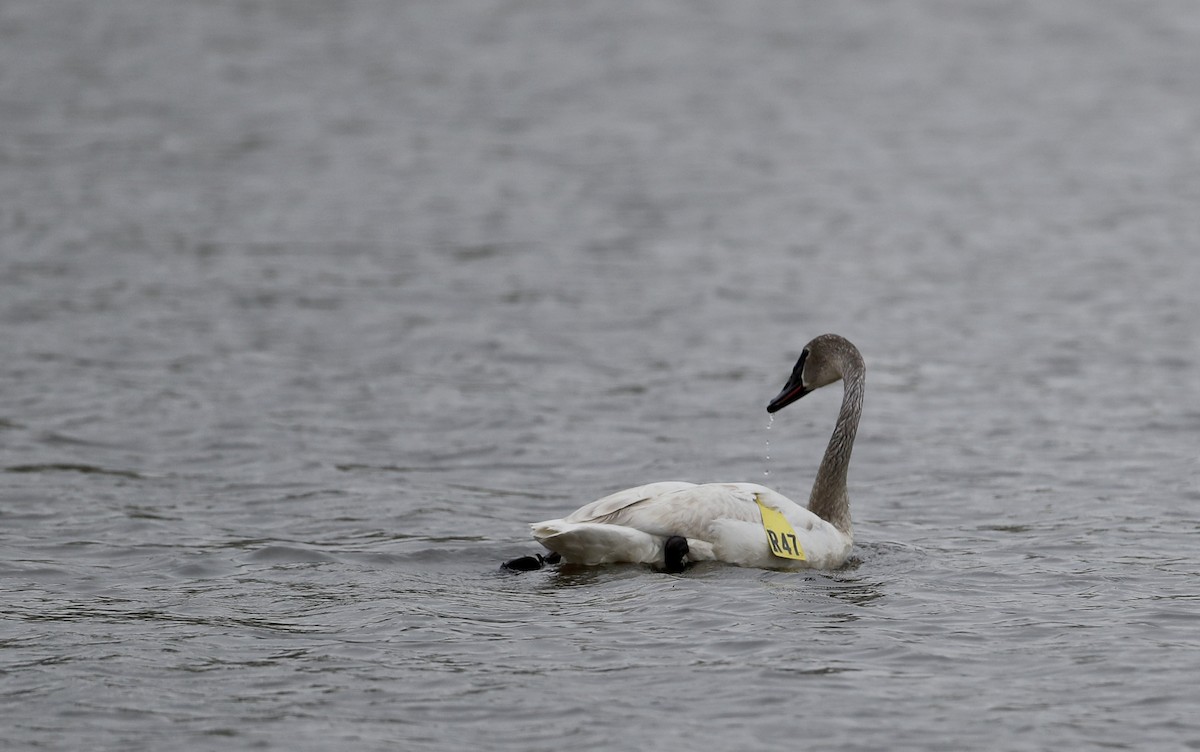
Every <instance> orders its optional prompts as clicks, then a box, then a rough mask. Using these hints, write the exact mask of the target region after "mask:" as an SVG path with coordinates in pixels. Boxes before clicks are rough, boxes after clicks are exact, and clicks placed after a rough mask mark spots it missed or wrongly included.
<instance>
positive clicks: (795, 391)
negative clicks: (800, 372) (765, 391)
mask: <svg viewBox="0 0 1200 752" xmlns="http://www.w3.org/2000/svg"><path fill="white" fill-rule="evenodd" d="M811 391H812V390H811V389H809V388H807V387H805V386H804V384H803V383H801V381H800V377H799V376H793V377H792V378H791V379H789V380H788V383H787V384H785V385H784V387H783V391H782V392H780V393H779V394H777V395H776V396H775V399H773V400H771V402H770V404H768V405H767V412H769V413H773V412H776V411H778V410H782V409H783V408H785V407H787V406H788V405H790V404H792V403H793V402H795V401H796V400H798V399H800V398H801V397H803V396H804V395H806V394H808V393H809V392H811Z"/></svg>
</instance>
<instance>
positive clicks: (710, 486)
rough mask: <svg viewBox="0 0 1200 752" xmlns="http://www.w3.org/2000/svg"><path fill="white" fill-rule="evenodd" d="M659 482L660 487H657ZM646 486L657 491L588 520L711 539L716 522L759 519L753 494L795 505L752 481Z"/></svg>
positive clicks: (781, 504) (776, 503) (782, 506)
mask: <svg viewBox="0 0 1200 752" xmlns="http://www.w3.org/2000/svg"><path fill="white" fill-rule="evenodd" d="M658 486H662V488H656V487H658ZM646 488H652V489H654V490H656V491H658V493H655V494H654V495H644V494H638V495H640V496H645V498H641V499H637V500H633V501H631V502H630V503H627V504H623V505H621V506H618V507H616V508H613V509H612V511H610V512H608V513H607V514H605V515H598V516H597V517H595V518H593V519H592V520H590V521H592V522H598V523H604V524H609V525H625V526H628V527H633V528H637V529H638V530H642V531H644V532H647V533H650V534H651V535H664V536H666V535H682V536H684V537H686V538H697V539H701V540H711V539H712V529H713V524H714V523H715V522H718V521H723V520H732V521H737V522H750V523H755V524H759V523H761V521H762V515H761V514H760V512H759V511H758V503H757V502H756V501H755V497H756V496H758V497H760V498H763V500H764V502H765V503H769V504H771V505H772V506H779V507H780V511H784V510H786V509H788V507H789V506H790V507H792V508H796V505H795V504H793V503H792V502H790V501H788V500H787V498H785V497H784V496H782V495H780V494H778V493H776V492H774V491H771V490H770V489H768V488H766V487H764V486H760V485H758V484H755V483H706V484H704V485H699V486H697V485H692V484H682V483H674V484H672V483H665V484H659V483H654V484H651V485H650V486H644V487H643V489H646ZM631 490H638V489H631ZM768 499H769V501H768ZM601 501H603V500H601ZM784 513H785V514H786V513H787V512H786V511H784ZM568 519H570V518H568Z"/></svg>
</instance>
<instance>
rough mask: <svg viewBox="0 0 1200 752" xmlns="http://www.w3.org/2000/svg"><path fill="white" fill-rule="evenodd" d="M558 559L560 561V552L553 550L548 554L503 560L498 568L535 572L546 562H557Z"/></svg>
mask: <svg viewBox="0 0 1200 752" xmlns="http://www.w3.org/2000/svg"><path fill="white" fill-rule="evenodd" d="M560 561H562V554H559V553H558V552H557V551H554V552H551V553H550V554H549V555H548V556H542V555H541V554H534V555H532V556H518V557H517V558H515V559H510V560H509V561H506V562H504V563H503V564H501V565H500V568H501V569H507V570H508V571H510V572H536V571H537V570H539V569H541V568H542V567H544V566H546V565H547V564H557V563H559V562H560Z"/></svg>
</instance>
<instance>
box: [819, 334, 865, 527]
mask: <svg viewBox="0 0 1200 752" xmlns="http://www.w3.org/2000/svg"><path fill="white" fill-rule="evenodd" d="M842 379H843V381H844V382H845V392H844V394H843V396H842V408H841V410H839V411H838V417H837V424H836V425H835V426H834V428H833V435H832V436H830V437H829V445H828V446H827V447H825V456H824V457H823V458H821V466H820V468H818V470H817V478H816V480H815V481H813V487H812V493H811V494H810V495H809V497H808V510H809V511H810V512H812V513H813V514H815V515H817V516H818V517H820V518H821V519H823V520H826V521H827V522H829V523H830V524H832V525H833V526H834V527H836V528H837V529H838V530H841V531H842V532H843V533H846V534H847V535H850V534H852V533H851V525H850V497H849V496H848V495H847V493H846V475H847V473H848V471H849V469H850V453H851V452H852V451H853V449H854V437H855V436H856V435H857V434H858V421H859V419H860V418H861V417H862V407H863V388H864V386H865V382H866V378H865V368H864V366H863V361H862V356H861V355H859V354H858V352H857V351H854V352H850V353H846V357H845V358H844V362H843V364H842Z"/></svg>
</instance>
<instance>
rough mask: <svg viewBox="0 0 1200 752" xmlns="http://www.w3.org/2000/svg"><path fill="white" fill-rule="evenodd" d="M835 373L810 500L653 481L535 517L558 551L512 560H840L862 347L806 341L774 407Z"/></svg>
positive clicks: (812, 563)
mask: <svg viewBox="0 0 1200 752" xmlns="http://www.w3.org/2000/svg"><path fill="white" fill-rule="evenodd" d="M838 380H841V381H842V382H843V383H844V393H843V396H842V407H841V410H840V411H839V412H838V417H837V423H836V424H835V426H834V429H833V435H832V436H831V437H830V439H829V445H828V446H827V447H826V449H825V455H824V457H823V458H822V459H821V465H820V468H819V469H818V470H817V477H816V480H815V481H814V482H813V487H812V492H811V493H810V494H809V497H808V507H807V508H805V507H802V506H800V505H799V504H797V503H795V502H794V501H792V500H790V499H788V498H787V497H786V496H784V495H783V494H780V493H778V492H776V491H773V490H771V489H770V488H767V487H766V486H761V485H759V484H757V483H705V484H700V485H697V484H695V483H686V482H683V481H666V482H660V483H650V484H648V485H644V486H637V487H636V488H629V489H626V490H624V491H618V492H617V493H614V494H612V495H610V496H605V497H604V498H602V499H598V500H596V501H593V502H592V503H590V504H587V505H585V506H583V507H580V508H579V509H577V510H575V511H574V512H572V513H571V514H569V515H567V516H566V517H563V518H560V519H554V520H546V521H544V522H536V523H533V524H532V525H531V526H530V527H531V528H532V530H533V537H534V538H535V539H536V540H537V541H538V542H539V543H541V544H542V545H543V546H545V547H546V548H547V549H549V550H550V551H551V552H552V553H551V554H550V555H549V556H547V557H542V556H537V557H532V556H526V557H522V558H521V559H514V560H513V561H511V562H508V563H507V564H506V565H505V566H506V567H508V568H510V569H515V570H529V569H537V568H539V567H540V566H541V565H542V564H543V563H556V562H558V561H560V560H561V561H564V562H569V563H573V564H582V565H599V564H615V563H642V564H653V565H656V566H660V567H663V568H665V569H666V570H667V571H669V572H678V571H682V570H683V569H684V568H685V567H686V566H687V565H688V564H690V563H694V562H698V561H721V562H725V563H728V564H735V565H738V566H743V567H758V568H763V569H835V568H837V567H839V566H841V565H842V564H844V563H845V562H846V559H847V558H848V557H849V556H850V549H851V547H852V546H853V543H854V534H853V531H852V528H851V524H850V499H849V497H848V496H847V494H846V473H847V470H848V469H849V466H850V452H851V450H852V449H853V447H854V437H855V434H856V433H857V432H858V422H859V418H860V417H861V415H862V405H863V387H864V382H865V366H864V364H863V358H862V355H861V354H860V353H859V351H858V348H857V347H855V346H854V345H853V344H851V343H850V341H849V340H847V339H845V338H844V337H841V336H839V335H836V334H823V335H821V336H819V337H817V338H816V339H814V340H812V341H811V342H809V343H808V344H807V345H805V347H804V349H803V350H802V351H801V353H800V358H799V360H797V361H796V365H795V367H794V368H793V369H792V374H791V376H790V377H789V378H788V380H787V383H786V384H785V385H784V387H783V390H782V391H781V392H780V393H779V394H778V395H777V396H776V397H775V398H774V399H773V400H771V402H770V403H769V404H768V405H767V412H769V413H774V412H776V411H778V410H781V409H783V408H784V407H786V406H788V405H790V404H792V403H793V402H795V401H797V400H799V399H800V398H801V397H803V396H804V395H806V394H808V393H809V392H811V391H813V390H815V389H820V388H821V387H823V386H828V385H829V384H833V383H835V382H837V381H838Z"/></svg>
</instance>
